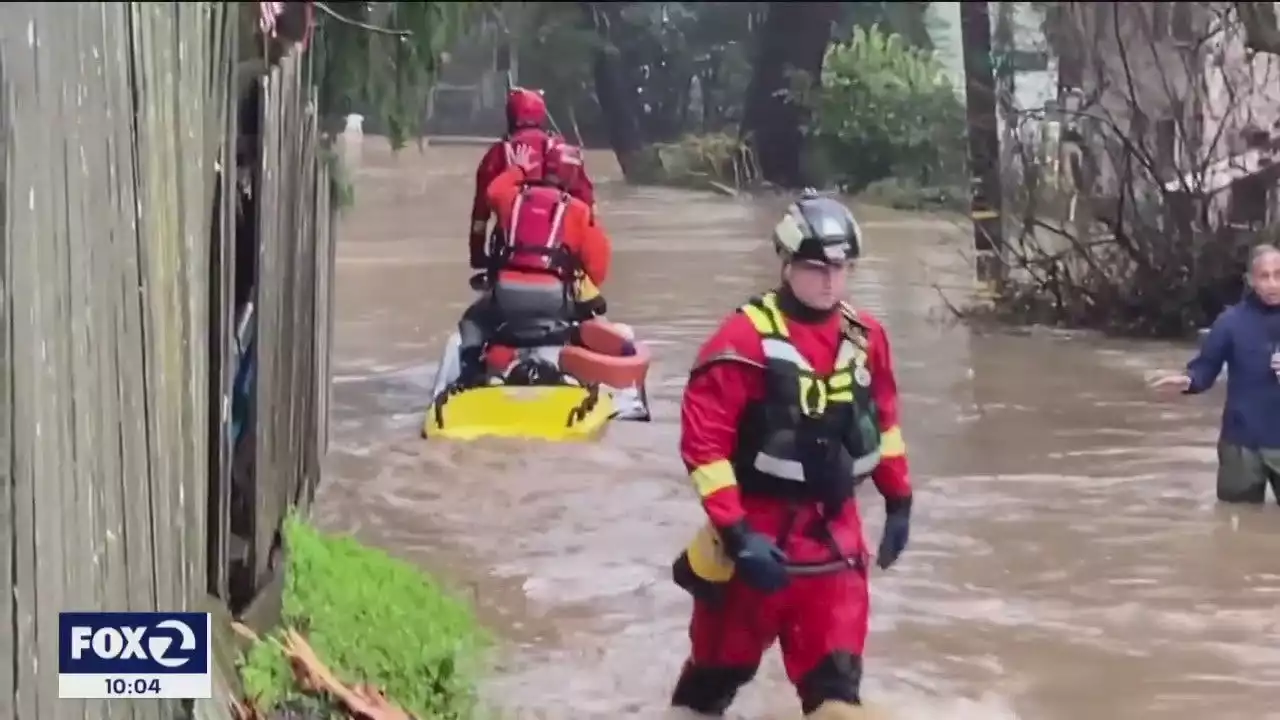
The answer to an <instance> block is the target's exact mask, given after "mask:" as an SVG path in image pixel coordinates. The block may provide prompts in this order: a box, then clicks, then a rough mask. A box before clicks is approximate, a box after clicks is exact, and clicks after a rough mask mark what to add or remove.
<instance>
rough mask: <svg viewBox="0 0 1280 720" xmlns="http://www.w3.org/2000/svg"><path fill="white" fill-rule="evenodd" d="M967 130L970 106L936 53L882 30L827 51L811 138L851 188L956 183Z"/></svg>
mask: <svg viewBox="0 0 1280 720" xmlns="http://www.w3.org/2000/svg"><path fill="white" fill-rule="evenodd" d="M964 132H965V120H964V107H963V105H962V104H961V101H960V98H959V97H958V96H957V94H956V92H955V88H954V86H953V85H952V83H951V82H950V80H949V79H948V78H947V77H946V76H945V74H944V71H943V67H942V65H941V63H940V62H939V61H938V60H937V59H936V58H935V57H934V56H933V54H932V53H931V52H929V51H927V50H923V49H920V48H916V47H912V46H911V45H910V44H908V43H907V42H906V41H905V40H904V39H903V38H902V36H900V35H896V34H889V33H886V32H883V31H881V30H880V29H878V28H875V27H872V28H871V29H869V30H867V29H863V28H860V27H859V28H855V29H854V31H853V37H852V38H851V39H850V40H849V41H848V42H846V43H843V44H839V45H835V46H832V47H831V48H830V49H829V50H828V51H827V57H826V62H825V63H824V66H823V72H822V88H821V90H820V91H819V93H818V98H817V113H816V117H815V122H814V126H813V128H812V129H811V133H812V136H813V137H814V138H815V139H816V141H817V142H818V143H819V144H820V148H821V150H822V152H823V154H824V155H825V157H826V158H827V162H828V163H829V167H830V169H832V170H833V171H834V174H835V177H834V180H835V181H836V182H837V183H838V184H839V185H841V186H842V187H844V188H845V189H847V190H850V191H858V190H861V189H863V188H864V187H866V186H867V185H869V184H871V183H873V182H875V181H877V180H880V179H883V178H887V177H890V176H894V177H899V178H902V179H905V180H910V181H914V182H916V183H919V184H920V185H922V186H929V185H938V184H942V183H945V182H948V181H954V180H956V179H957V178H959V177H962V175H963V171H964V141H965V134H964Z"/></svg>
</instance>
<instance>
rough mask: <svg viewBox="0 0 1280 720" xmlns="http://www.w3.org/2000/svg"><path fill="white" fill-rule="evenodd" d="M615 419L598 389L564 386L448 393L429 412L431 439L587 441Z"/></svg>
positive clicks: (426, 424)
mask: <svg viewBox="0 0 1280 720" xmlns="http://www.w3.org/2000/svg"><path fill="white" fill-rule="evenodd" d="M612 417H613V403H612V402H611V401H610V399H609V395H608V394H607V393H601V392H599V391H598V390H597V389H591V388H583V387H576V386H568V385H538V386H524V385H482V386H479V387H474V388H468V389H466V390H458V391H454V392H448V393H446V394H444V395H443V396H442V397H440V398H437V400H436V402H434V403H432V404H431V405H430V406H429V407H427V417H426V419H425V421H424V422H423V425H422V434H423V436H424V437H429V438H435V437H440V438H448V439H450V440H474V439H476V438H479V437H509V438H534V439H539V440H548V441H551V442H567V441H575V440H590V439H593V438H595V437H596V436H597V435H599V434H600V432H601V431H602V430H604V427H605V425H607V424H608V423H609V419H610V418H612Z"/></svg>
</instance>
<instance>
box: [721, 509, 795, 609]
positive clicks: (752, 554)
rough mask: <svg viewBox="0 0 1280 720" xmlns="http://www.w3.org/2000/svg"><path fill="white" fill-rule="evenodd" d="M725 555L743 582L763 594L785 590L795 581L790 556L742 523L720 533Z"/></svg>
mask: <svg viewBox="0 0 1280 720" xmlns="http://www.w3.org/2000/svg"><path fill="white" fill-rule="evenodd" d="M720 537H721V538H722V539H723V540H724V546H725V552H726V553H727V554H728V555H729V557H730V558H732V559H733V564H734V567H735V568H736V570H737V573H738V576H739V577H741V578H742V581H743V582H745V583H746V584H748V585H750V586H751V587H753V588H755V589H757V590H759V591H760V592H763V593H772V592H777V591H778V590H781V589H782V588H784V587H786V586H787V583H789V582H790V581H791V578H790V576H788V575H787V555H786V553H784V552H782V550H781V549H779V548H778V546H777V545H776V544H774V542H773V541H772V540H770V539H769V538H767V537H765V536H764V535H761V534H760V533H758V532H755V531H754V530H752V529H751V528H749V527H748V526H747V524H746V522H742V521H739V522H737V523H735V524H733V525H731V526H730V527H728V528H724V529H722V530H721V531H720Z"/></svg>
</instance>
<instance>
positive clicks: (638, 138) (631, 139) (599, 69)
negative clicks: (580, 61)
mask: <svg viewBox="0 0 1280 720" xmlns="http://www.w3.org/2000/svg"><path fill="white" fill-rule="evenodd" d="M578 5H579V7H581V8H582V12H583V16H584V17H585V18H586V23H587V26H588V27H591V28H592V29H594V30H595V31H596V34H597V35H599V36H600V40H601V42H600V45H599V47H598V48H597V49H596V51H595V57H594V58H593V64H592V75H593V76H594V80H595V89H596V101H597V102H599V103H600V114H601V115H602V116H603V117H604V121H605V125H606V126H607V127H608V132H609V146H610V147H611V148H613V154H614V155H616V156H617V157H618V166H619V167H620V168H622V174H623V175H625V176H626V178H627V179H628V180H633V181H638V180H643V179H644V176H645V174H646V173H647V171H648V170H650V169H651V168H650V167H649V163H648V160H647V155H646V147H645V142H644V135H643V134H642V133H641V131H640V118H639V116H638V113H637V112H636V104H635V102H634V101H633V96H634V95H635V93H633V92H630V91H629V89H628V87H627V83H626V74H625V72H624V68H623V67H622V61H621V58H620V57H619V55H618V52H617V49H616V48H615V47H614V46H613V44H612V43H611V42H610V41H609V28H610V26H611V25H616V24H620V23H621V21H622V20H621V17H620V10H619V8H618V6H617V5H614V4H611V3H593V2H580V3H578Z"/></svg>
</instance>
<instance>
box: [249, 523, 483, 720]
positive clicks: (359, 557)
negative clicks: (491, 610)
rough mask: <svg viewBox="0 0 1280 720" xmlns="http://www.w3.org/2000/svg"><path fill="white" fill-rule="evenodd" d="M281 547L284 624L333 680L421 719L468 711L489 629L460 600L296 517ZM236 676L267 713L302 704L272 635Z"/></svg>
mask: <svg viewBox="0 0 1280 720" xmlns="http://www.w3.org/2000/svg"><path fill="white" fill-rule="evenodd" d="M285 546H286V548H287V551H288V554H287V557H288V561H287V562H288V565H287V568H286V573H287V575H286V585H285V591H284V624H285V625H286V626H287V627H291V628H294V629H296V630H297V631H299V632H301V633H302V634H303V635H305V636H306V638H307V640H308V642H309V643H310V644H311V646H312V647H313V648H314V649H315V651H316V654H317V655H318V656H319V657H320V659H321V660H323V661H324V662H325V664H326V665H328V666H329V667H330V668H331V669H332V670H333V671H334V674H335V675H336V676H337V677H338V678H339V679H341V680H342V681H344V682H347V683H352V684H354V683H367V684H369V685H372V686H374V687H378V688H380V689H382V690H383V691H384V692H385V693H386V694H387V697H388V698H389V699H391V700H392V701H393V702H395V703H396V704H397V705H399V706H401V707H403V708H404V709H405V710H407V711H408V712H410V713H413V714H414V715H415V716H416V717H419V718H424V719H425V718H438V719H440V720H461V719H462V718H470V717H472V711H473V709H474V707H475V700H476V696H475V680H476V676H477V673H478V671H479V670H480V667H481V661H482V654H483V648H484V646H485V643H486V637H485V635H484V633H483V632H482V631H481V629H480V628H479V625H478V624H477V621H476V618H475V616H474V615H473V614H472V611H471V609H470V607H469V606H468V605H467V604H466V603H464V602H462V601H461V600H459V599H457V598H455V597H454V596H453V595H451V594H450V593H449V592H447V591H446V590H445V589H444V588H442V587H440V586H439V585H438V584H436V583H435V582H433V581H432V580H431V579H429V578H428V577H426V576H425V575H424V574H423V573H422V572H421V571H419V570H418V569H417V568H415V567H413V566H412V565H409V564H408V563H405V562H403V561H400V560H397V559H395V558H392V557H390V556H388V555H387V554H386V553H383V552H381V551H379V550H375V549H372V548H368V547H365V546H364V545H361V544H360V543H358V542H357V541H356V540H354V539H353V538H350V537H336V536H330V535H325V534H323V533H321V532H319V531H317V530H315V529H314V528H312V527H310V526H309V525H307V524H306V523H304V522H302V521H300V520H298V519H296V518H289V519H288V520H287V521H286V524H285ZM241 674H242V677H243V679H244V686H245V691H246V694H247V695H248V696H249V697H250V698H253V699H255V702H256V703H257V705H258V707H259V708H260V709H262V710H264V711H268V710H270V709H272V708H275V707H278V706H280V705H282V704H288V705H291V706H297V705H299V704H300V703H303V702H305V701H304V700H303V699H302V698H301V697H300V696H299V695H298V694H297V692H296V691H295V690H294V688H293V677H292V673H291V671H290V669H289V664H288V661H287V659H286V658H285V656H284V653H283V649H282V646H281V644H280V640H279V638H278V636H276V637H268V638H265V639H263V640H262V641H260V642H258V643H257V644H256V645H255V646H254V647H253V648H252V649H251V650H250V651H249V653H248V654H247V655H246V657H245V659H244V663H243V666H242V668H241Z"/></svg>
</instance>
